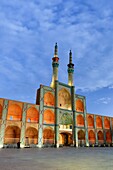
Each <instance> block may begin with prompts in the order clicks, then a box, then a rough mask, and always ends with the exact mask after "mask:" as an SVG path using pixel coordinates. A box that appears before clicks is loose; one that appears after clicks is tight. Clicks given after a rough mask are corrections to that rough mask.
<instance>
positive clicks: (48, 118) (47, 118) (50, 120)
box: [43, 109, 55, 124]
mask: <svg viewBox="0 0 113 170" xmlns="http://www.w3.org/2000/svg"><path fill="white" fill-rule="evenodd" d="M43 122H44V123H47V124H54V123H55V114H54V113H53V112H52V111H51V110H49V109H48V110H45V111H44V117H43Z"/></svg>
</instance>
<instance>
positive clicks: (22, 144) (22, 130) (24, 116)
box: [20, 103, 27, 148]
mask: <svg viewBox="0 0 113 170" xmlns="http://www.w3.org/2000/svg"><path fill="white" fill-rule="evenodd" d="M26 112H27V104H26V103H24V105H23V112H22V127H21V134H20V147H21V148H24V147H25V131H26Z"/></svg>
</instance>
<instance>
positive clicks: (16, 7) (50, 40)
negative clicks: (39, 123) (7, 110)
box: [0, 0, 113, 117]
mask: <svg viewBox="0 0 113 170" xmlns="http://www.w3.org/2000/svg"><path fill="white" fill-rule="evenodd" d="M56 42H57V43H58V56H59V58H60V60H59V81H60V82H63V83H67V82H68V74H67V64H68V61H69V51H70V49H71V50H72V55H73V63H74V64H75V71H74V85H75V88H76V93H77V94H81V95H84V96H86V104H87V112H88V113H94V114H100V115H107V116H112V117H113V0H109V1H108V0H93V1H92V0H48V1H47V0H42V1H39V0H8V1H7V0H0V98H8V99H12V100H19V101H24V102H28V103H35V99H36V90H37V89H38V88H39V87H40V84H43V85H47V86H49V85H50V83H51V79H52V57H53V55H54V45H55V43H56Z"/></svg>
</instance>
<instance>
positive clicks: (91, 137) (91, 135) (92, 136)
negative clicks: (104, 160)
mask: <svg viewBox="0 0 113 170" xmlns="http://www.w3.org/2000/svg"><path fill="white" fill-rule="evenodd" d="M88 139H89V142H90V143H92V144H94V143H95V133H94V131H93V130H90V131H89V132H88Z"/></svg>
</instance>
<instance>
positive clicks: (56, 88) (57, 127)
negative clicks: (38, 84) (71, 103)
mask: <svg viewBox="0 0 113 170" xmlns="http://www.w3.org/2000/svg"><path fill="white" fill-rule="evenodd" d="M58 84H59V83H58V81H57V80H56V81H55V147H56V148H59V109H58Z"/></svg>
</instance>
